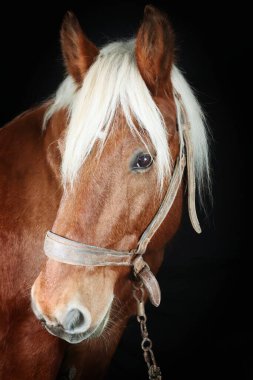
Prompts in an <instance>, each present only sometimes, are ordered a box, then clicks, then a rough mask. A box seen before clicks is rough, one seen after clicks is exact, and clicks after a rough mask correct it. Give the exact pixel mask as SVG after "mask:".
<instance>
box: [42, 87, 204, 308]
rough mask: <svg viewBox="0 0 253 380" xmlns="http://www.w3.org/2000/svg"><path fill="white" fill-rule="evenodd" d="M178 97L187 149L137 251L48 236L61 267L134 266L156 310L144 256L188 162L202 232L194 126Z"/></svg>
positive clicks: (49, 250)
mask: <svg viewBox="0 0 253 380" xmlns="http://www.w3.org/2000/svg"><path fill="white" fill-rule="evenodd" d="M174 94H175V100H176V101H178V103H179V106H180V118H181V120H182V126H183V127H182V132H183V142H184V146H183V147H182V148H185V149H180V151H181V153H180V155H179V157H178V158H177V160H176V165H175V168H174V171H173V174H172V177H171V180H170V183H169V186H168V190H167V192H166V194H165V196H164V199H163V201H162V203H161V205H160V207H159V209H158V211H157V213H156V215H155V216H154V218H153V220H152V221H151V223H150V224H149V225H148V227H147V228H146V230H145V231H144V232H143V234H142V235H141V237H140V239H139V242H138V244H137V247H136V248H135V249H133V250H131V251H121V252H119V251H115V250H112V249H107V248H101V247H96V246H91V245H87V244H83V243H79V242H76V241H73V240H70V239H67V238H65V237H62V236H60V235H57V234H55V233H53V232H51V231H48V232H47V234H46V238H45V243H44V252H45V254H46V255H47V256H48V257H49V258H50V259H53V260H56V261H59V262H61V263H65V264H70V265H78V266H85V267H86V266H92V267H94V266H97V267H101V266H103V267H104V266H132V267H133V271H134V274H135V275H136V276H137V278H139V279H140V280H141V281H142V283H143V285H144V287H145V289H146V291H147V294H148V296H149V299H150V301H151V303H152V304H153V305H155V306H159V304H160V301H161V291H160V287H159V284H158V282H157V280H156V278H155V276H154V274H153V273H152V272H151V270H150V268H149V266H148V264H147V263H146V262H145V261H144V259H143V255H144V253H145V252H146V249H147V246H148V244H149V242H150V240H151V239H152V237H153V236H154V234H155V233H156V231H157V230H158V229H159V227H160V226H161V224H162V222H163V221H164V219H165V218H166V216H167V214H168V213H169V211H170V209H171V207H172V205H173V203H174V200H175V198H176V195H177V193H178V189H179V187H180V184H181V181H182V177H183V173H184V168H185V166H186V161H187V177H188V210H189V216H190V220H191V223H192V226H193V228H194V229H195V231H196V232H197V233H200V232H201V228H200V225H199V221H198V218H197V214H196V208H195V173H194V162H193V150H192V145H191V136H190V123H189V120H188V116H187V113H186V110H185V107H184V104H183V101H182V99H181V95H180V94H178V93H177V92H176V91H175V92H174Z"/></svg>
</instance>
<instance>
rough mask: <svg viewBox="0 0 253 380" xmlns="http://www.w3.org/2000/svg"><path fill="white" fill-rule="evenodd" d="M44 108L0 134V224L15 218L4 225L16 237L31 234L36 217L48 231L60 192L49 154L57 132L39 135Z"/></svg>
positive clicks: (39, 226)
mask: <svg viewBox="0 0 253 380" xmlns="http://www.w3.org/2000/svg"><path fill="white" fill-rule="evenodd" d="M47 106H48V105H47V104H44V105H42V106H39V107H36V108H34V109H31V110H28V111H26V112H25V113H23V114H21V115H19V116H18V117H16V118H15V119H14V120H12V121H11V122H10V123H8V124H7V125H6V126H5V127H4V128H3V129H2V130H1V131H0V144H1V152H0V182H1V186H0V206H1V213H0V221H1V218H3V219H5V218H6V215H12V220H13V218H14V219H15V217H16V218H17V220H18V222H17V223H11V221H10V223H8V222H7V223H5V224H4V225H5V230H6V231H12V230H13V232H15V234H17V233H18V232H20V233H21V235H22V232H23V231H24V229H26V230H28V232H29V234H31V233H32V231H34V230H35V229H34V224H33V223H34V221H35V220H36V218H37V222H36V225H37V226H38V228H39V229H40V230H43V231H44V230H45V228H46V229H47V228H50V227H51V225H52V224H53V221H54V218H55V214H56V211H57V208H58V205H59V201H60V197H61V190H60V186H59V181H58V178H57V176H56V175H55V171H54V170H55V169H54V170H53V168H52V157H51V156H50V154H49V151H50V149H49V147H50V146H51V145H52V142H53V141H55V140H56V139H57V133H59V131H57V130H55V129H54V133H53V132H52V128H51V129H49V130H48V131H47V130H46V131H45V132H42V124H43V118H44V114H45V111H46V109H47ZM50 152H51V151H50ZM49 156H50V157H49ZM20 215H22V221H23V222H22V223H21V220H20ZM38 218H39V222H38ZM14 230H15V231H14Z"/></svg>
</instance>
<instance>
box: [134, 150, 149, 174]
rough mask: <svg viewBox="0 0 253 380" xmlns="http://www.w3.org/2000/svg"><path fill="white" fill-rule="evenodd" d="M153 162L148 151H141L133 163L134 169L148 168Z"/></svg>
mask: <svg viewBox="0 0 253 380" xmlns="http://www.w3.org/2000/svg"><path fill="white" fill-rule="evenodd" d="M152 164H153V158H152V156H151V155H150V154H148V153H139V154H138V155H137V156H136V158H135V160H134V162H133V165H132V169H133V170H138V169H147V168H149V167H150V166H151V165H152Z"/></svg>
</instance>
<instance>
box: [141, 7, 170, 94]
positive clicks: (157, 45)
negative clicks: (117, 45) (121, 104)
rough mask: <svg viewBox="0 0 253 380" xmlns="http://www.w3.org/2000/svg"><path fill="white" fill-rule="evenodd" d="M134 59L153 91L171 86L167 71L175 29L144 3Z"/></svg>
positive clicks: (154, 9)
mask: <svg viewBox="0 0 253 380" xmlns="http://www.w3.org/2000/svg"><path fill="white" fill-rule="evenodd" d="M135 55H136V61H137V65H138V68H139V71H140V73H141V75H142V78H143V79H144V81H145V83H146V85H147V86H148V88H149V90H150V91H151V93H152V94H153V95H157V94H158V93H159V92H160V91H161V90H170V89H171V81H170V72H171V67H172V63H173V58H174V33H173V30H172V27H171V25H170V23H169V21H168V19H167V16H166V15H165V14H164V13H162V12H160V11H159V10H157V9H156V8H154V7H153V6H150V5H147V6H146V7H145V9H144V18H143V22H142V24H141V26H140V29H139V31H138V34H137V38H136V46H135Z"/></svg>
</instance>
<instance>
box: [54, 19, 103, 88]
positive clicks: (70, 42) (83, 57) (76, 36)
mask: <svg viewBox="0 0 253 380" xmlns="http://www.w3.org/2000/svg"><path fill="white" fill-rule="evenodd" d="M61 47H62V54H63V57H64V61H65V65H66V68H67V70H68V73H69V74H70V75H71V76H72V77H73V78H74V79H75V81H76V82H77V83H78V84H81V83H82V80H83V77H84V74H85V73H86V71H87V70H88V68H89V67H90V65H91V64H92V63H93V62H94V60H95V58H96V56H97V55H98V53H99V51H98V49H97V47H96V46H95V45H94V44H93V43H92V42H91V41H89V40H88V38H87V37H86V36H85V35H84V33H83V31H82V28H81V26H80V24H79V22H78V20H77V18H76V17H75V15H74V14H73V13H71V12H67V13H66V15H65V17H64V19H63V23H62V27H61Z"/></svg>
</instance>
